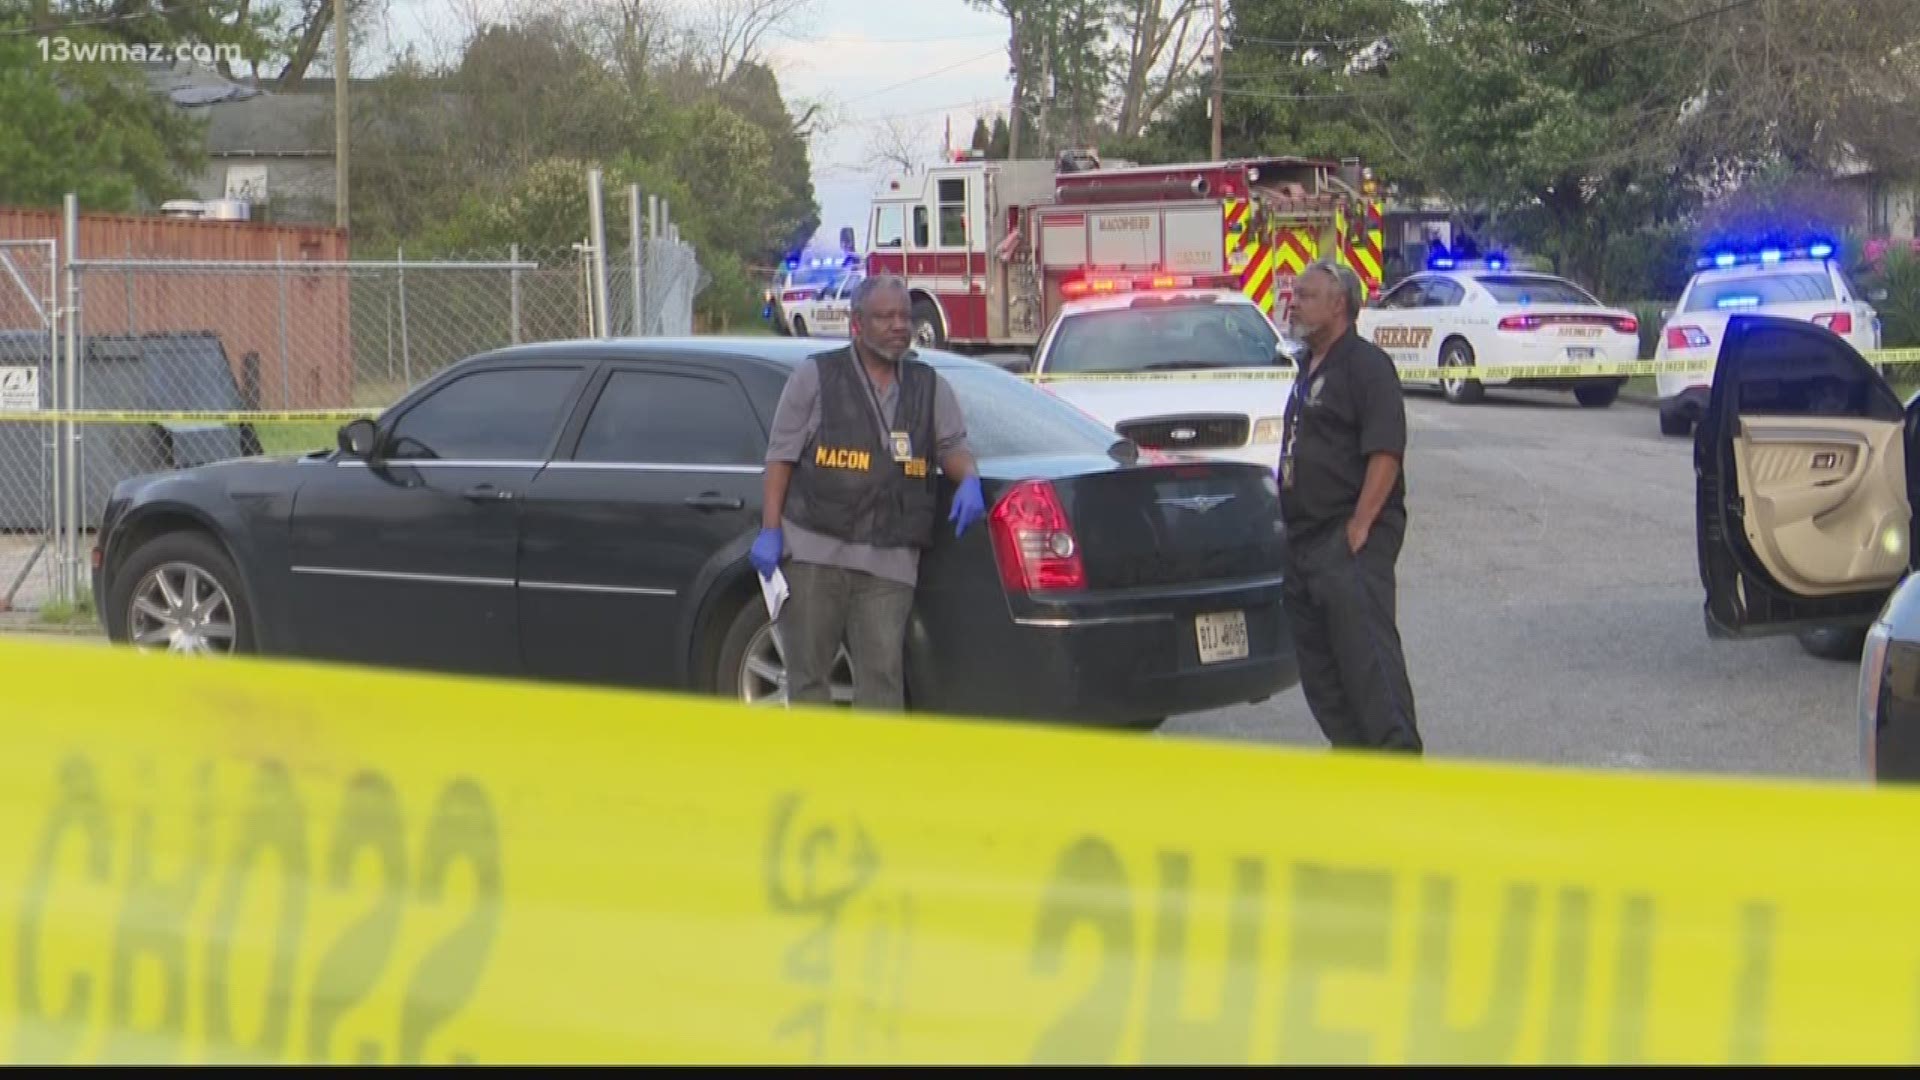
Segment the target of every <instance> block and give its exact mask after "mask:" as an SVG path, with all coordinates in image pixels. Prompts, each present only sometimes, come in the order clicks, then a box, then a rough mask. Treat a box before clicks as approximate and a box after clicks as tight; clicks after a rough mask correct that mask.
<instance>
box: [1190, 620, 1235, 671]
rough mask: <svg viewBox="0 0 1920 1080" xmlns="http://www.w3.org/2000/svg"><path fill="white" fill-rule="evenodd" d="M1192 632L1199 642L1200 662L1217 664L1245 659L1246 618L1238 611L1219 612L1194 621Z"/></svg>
mask: <svg viewBox="0 0 1920 1080" xmlns="http://www.w3.org/2000/svg"><path fill="white" fill-rule="evenodd" d="M1194 632H1195V634H1196V635H1197V636H1198V638H1199V642H1200V662H1201V663H1203V664H1218V663H1221V662H1223V661H1227V660H1245V659H1246V658H1247V616H1246V613H1245V612H1240V611H1221V612H1216V613H1214V614H1211V615H1201V616H1199V617H1198V618H1196V619H1194Z"/></svg>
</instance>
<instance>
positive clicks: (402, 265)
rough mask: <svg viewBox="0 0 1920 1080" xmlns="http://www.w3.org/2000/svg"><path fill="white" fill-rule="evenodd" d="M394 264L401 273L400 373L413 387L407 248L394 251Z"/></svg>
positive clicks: (399, 247) (398, 248)
mask: <svg viewBox="0 0 1920 1080" xmlns="http://www.w3.org/2000/svg"><path fill="white" fill-rule="evenodd" d="M393 263H394V266H395V267H396V268H397V269H398V270H399V273H400V371H401V375H402V376H403V377H404V378H405V379H406V381H407V385H408V386H412V385H413V343H412V340H411V339H409V338H408V337H407V246H406V245H405V244H401V245H399V246H397V247H395V248H394V249H393Z"/></svg>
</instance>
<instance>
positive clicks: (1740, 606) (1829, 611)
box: [1694, 316, 1912, 636]
mask: <svg viewBox="0 0 1920 1080" xmlns="http://www.w3.org/2000/svg"><path fill="white" fill-rule="evenodd" d="M1906 458H1907V446H1906V421H1905V414H1904V410H1902V409H1901V407H1900V404H1899V401H1898V400H1897V399H1896V398H1895V397H1894V396H1893V393H1892V391H1891V389H1890V388H1889V387H1888V386H1887V384H1886V382H1885V381H1884V380H1883V379H1882V378H1881V377H1880V375H1879V373H1878V372H1876V371H1875V370H1874V369H1873V367H1872V366H1871V365H1870V364H1868V363H1867V362H1866V360H1865V359H1864V358H1863V357H1861V355H1860V354H1859V353H1858V352H1856V351H1855V350H1854V349H1852V348H1851V347H1850V346H1848V345H1847V343H1846V342H1845V341H1843V340H1842V339H1840V338H1839V337H1837V336H1835V335H1834V334H1832V333H1831V332H1828V331H1826V330H1823V329H1820V328H1818V327H1815V326H1813V325H1811V324H1809V323H1806V322H1803V321H1801V320H1796V319H1786V318H1778V317H1769V316H1736V317H1734V318H1733V319H1731V320H1729V322H1728V325H1727V330H1726V333H1725V335H1724V338H1723V345H1722V348H1721V352H1720V356H1719V359H1718V362H1717V364H1716V365H1715V371H1714V382H1713V390H1712V393H1711V396H1710V398H1709V404H1708V408H1707V413H1706V415H1705V417H1704V418H1703V419H1702V423H1701V426H1700V430H1699V432H1698V434H1697V436H1696V441H1695V445H1694V468H1695V475H1696V481H1697V484H1696V491H1695V513H1696V518H1697V523H1696V539H1697V542H1698V548H1699V562H1700V575H1701V582H1702V584H1703V585H1704V586H1705V589H1706V593H1707V603H1706V616H1707V625H1708V631H1709V633H1712V634H1714V635H1715V636H1744V635H1749V634H1760V633H1775V632H1782V631H1786V630H1792V629H1798V628H1802V627H1806V626H1814V625H1847V624H1854V623H1860V622H1865V621H1868V620H1870V619H1871V618H1872V616H1873V614H1874V613H1875V612H1876V611H1877V610H1878V609H1879V606H1880V604H1881V602H1882V601H1883V600H1884V599H1885V597H1886V595H1887V592H1888V591H1889V590H1890V589H1891V588H1892V586H1893V585H1894V584H1896V583H1897V582H1898V580H1899V579H1900V577H1901V576H1902V575H1903V574H1904V573H1905V571H1906V569H1907V568H1908V567H1909V565H1910V560H1911V558H1912V555H1911V551H1910V539H1909V531H1910V529H1911V517H1912V507H1911V504H1910V498H1909V494H1908V487H1907V465H1906Z"/></svg>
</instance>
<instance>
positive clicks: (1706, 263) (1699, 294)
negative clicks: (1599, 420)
mask: <svg viewBox="0 0 1920 1080" xmlns="http://www.w3.org/2000/svg"><path fill="white" fill-rule="evenodd" d="M1834 250H1835V249H1834V245H1833V244H1832V243H1831V242H1829V241H1824V240H1823V241H1816V242H1814V243H1811V244H1808V245H1806V246H1805V247H1799V248H1786V247H1765V248H1759V249H1755V250H1744V251H1734V250H1720V251H1712V252H1709V253H1708V254H1706V255H1703V256H1701V258H1700V260H1699V264H1698V265H1699V269H1698V270H1697V271H1695V273H1694V275H1693V277H1692V278H1691V279H1689V280H1688V281H1687V287H1686V290H1685V291H1684V292H1682V293H1681V294H1680V300H1679V302H1678V303H1677V304H1676V305H1675V306H1674V308H1673V310H1671V311H1669V312H1665V313H1663V315H1662V323H1663V324H1662V326H1661V328H1660V347H1659V349H1658V350H1657V351H1656V352H1655V354H1654V359H1655V360H1661V361H1677V360H1684V361H1692V362H1696V363H1698V365H1699V370H1698V371H1696V372H1689V373H1680V374H1662V375H1659V376H1657V377H1656V379H1655V381H1656V382H1657V384H1658V386H1659V395H1660V431H1661V433H1662V434H1664V435H1686V434H1688V433H1689V432H1691V431H1692V430H1693V425H1694V423H1695V422H1696V421H1697V420H1699V419H1700V417H1701V416H1702V415H1704V414H1705V412H1706V408H1707V397H1708V394H1709V392H1710V391H1711V390H1712V387H1713V371H1714V366H1715V364H1716V362H1717V359H1718V357H1719V355H1720V346H1721V344H1722V342H1723V341H1724V340H1725V338H1726V332H1727V320H1728V319H1730V318H1732V317H1733V316H1735V315H1774V316H1778V317H1780V318H1787V319H1800V320H1803V321H1806V322H1811V323H1813V324H1815V325H1817V326H1823V327H1825V328H1826V329H1828V330H1831V331H1833V332H1834V333H1835V334H1838V335H1839V336H1840V337H1842V338H1844V339H1845V340H1846V342H1847V344H1849V345H1851V346H1853V348H1854V349H1855V350H1856V351H1858V352H1862V353H1872V352H1873V351H1875V350H1877V349H1878V348H1880V316H1879V314H1878V313H1877V312H1875V311H1874V309H1873V305H1872V304H1870V303H1869V302H1868V299H1869V297H1868V296H1867V294H1866V293H1865V292H1863V291H1862V290H1861V289H1860V288H1859V287H1858V286H1857V285H1856V284H1855V283H1854V282H1853V281H1852V280H1851V279H1849V278H1848V276H1847V273H1846V271H1844V270H1842V269H1841V267H1840V264H1839V262H1838V261H1837V260H1836V259H1835V258H1834Z"/></svg>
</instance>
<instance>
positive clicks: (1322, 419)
mask: <svg viewBox="0 0 1920 1080" xmlns="http://www.w3.org/2000/svg"><path fill="white" fill-rule="evenodd" d="M1309 369H1310V370H1311V371H1312V374H1307V371H1308V370H1309ZM1284 425H1285V427H1284V430H1285V431H1286V432H1287V436H1288V437H1287V439H1286V444H1285V445H1286V449H1290V450H1291V453H1292V458H1293V476H1292V484H1291V485H1290V486H1285V487H1283V489H1282V490H1281V492H1280V509H1281V512H1282V513H1283V514H1284V515H1285V516H1286V519H1287V532H1288V533H1289V534H1290V535H1292V536H1294V537H1312V536H1315V535H1319V534H1320V533H1322V532H1324V531H1325V530H1326V529H1329V528H1332V527H1335V526H1344V525H1345V524H1346V523H1347V520H1348V519H1349V518H1351V517H1352V516H1353V511H1354V508H1355V506H1357V505H1358V504H1359V502H1360V489H1361V488H1362V487H1363V486H1365V484H1366V479H1367V457H1368V455H1370V454H1375V453H1378V452H1380V451H1383V450H1386V451H1392V452H1394V453H1398V454H1402V455H1404V454H1405V453H1406V450H1407V409H1406V403H1405V401H1404V399H1403V398H1402V396H1401V393H1400V374H1399V372H1397V371H1395V370H1394V367H1393V360H1392V358H1391V357H1389V356H1388V355H1387V354H1386V353H1385V352H1383V351H1382V350H1381V349H1380V347H1379V346H1378V345H1375V344H1374V343H1373V342H1371V341H1368V340H1367V339H1365V338H1363V337H1361V336H1360V334H1359V332H1358V331H1357V330H1355V329H1353V328H1351V327H1349V328H1348V330H1347V332H1346V333H1345V334H1342V335H1341V336H1340V339H1339V340H1338V341H1335V342H1334V343H1333V347H1332V348H1330V349H1328V350H1327V355H1326V358H1325V359H1324V360H1322V361H1321V362H1320V366H1319V367H1318V368H1313V367H1312V361H1311V360H1309V361H1308V362H1307V364H1306V365H1305V366H1304V367H1303V369H1302V371H1301V375H1300V377H1299V378H1298V379H1296V380H1294V384H1293V393H1291V394H1289V395H1288V396H1287V411H1286V417H1285V420H1284ZM1285 452H1286V450H1284V449H1283V453H1285ZM1281 475H1282V476H1283V477H1284V476H1285V475H1286V466H1285V464H1284V462H1283V463H1282V466H1281ZM1406 496H1407V479H1406V470H1405V469H1402V470H1401V471H1400V472H1399V474H1398V475H1396V476H1395V477H1394V481H1393V491H1392V493H1391V494H1389V495H1388V496H1387V503H1386V506H1385V507H1384V508H1383V509H1382V510H1381V514H1382V516H1385V515H1387V514H1392V513H1395V512H1398V513H1401V514H1404V513H1405V512H1406Z"/></svg>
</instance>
